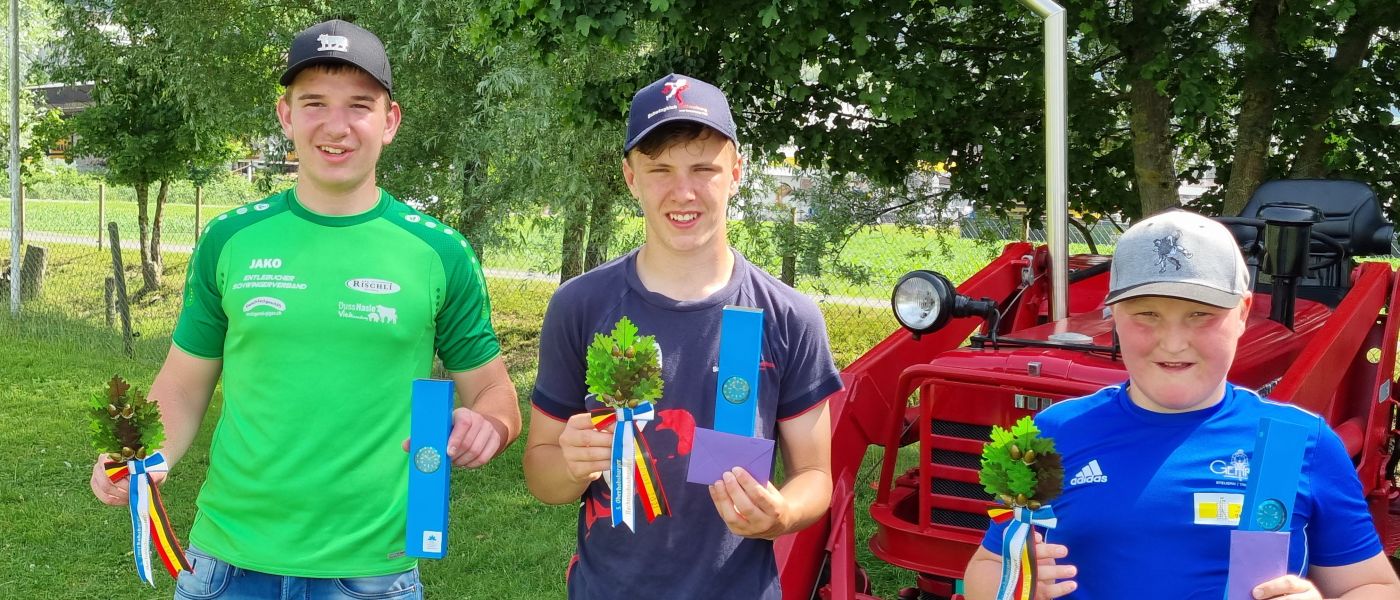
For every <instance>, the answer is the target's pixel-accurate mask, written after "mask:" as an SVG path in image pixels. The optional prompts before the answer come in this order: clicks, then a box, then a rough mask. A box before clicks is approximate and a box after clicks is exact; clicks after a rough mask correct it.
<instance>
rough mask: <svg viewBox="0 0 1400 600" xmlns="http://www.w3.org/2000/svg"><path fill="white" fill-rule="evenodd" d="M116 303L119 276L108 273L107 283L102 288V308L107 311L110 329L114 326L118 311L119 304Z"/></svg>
mask: <svg viewBox="0 0 1400 600" xmlns="http://www.w3.org/2000/svg"><path fill="white" fill-rule="evenodd" d="M116 305H117V278H116V277H112V276H111V275H108V276H107V281H106V285H104V286H103V288H102V308H103V312H105V313H106V314H107V327H108V328H109V329H110V328H111V327H112V320H113V319H114V318H115V317H116V312H117V306H116Z"/></svg>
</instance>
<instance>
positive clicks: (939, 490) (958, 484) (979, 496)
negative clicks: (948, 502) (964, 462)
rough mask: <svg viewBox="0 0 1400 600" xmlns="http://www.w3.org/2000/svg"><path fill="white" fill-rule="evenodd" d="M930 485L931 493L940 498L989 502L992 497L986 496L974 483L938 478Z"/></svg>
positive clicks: (985, 492) (980, 487) (979, 486)
mask: <svg viewBox="0 0 1400 600" xmlns="http://www.w3.org/2000/svg"><path fill="white" fill-rule="evenodd" d="M931 483H932V488H933V493H935V494H939V495H941V496H957V497H958V498H967V499H968V500H987V501H990V500H991V499H992V495H991V494H988V493H987V490H985V489H983V488H982V486H981V485H978V484H976V483H968V482H966V481H954V480H952V479H938V478H934V480H933V481H932V482H931Z"/></svg>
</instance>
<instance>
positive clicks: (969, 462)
mask: <svg viewBox="0 0 1400 600" xmlns="http://www.w3.org/2000/svg"><path fill="white" fill-rule="evenodd" d="M929 454H930V459H931V460H932V461H933V464H935V465H947V466H949V467H959V468H963V469H980V468H982V457H981V456H978V455H976V454H968V453H966V452H957V451H954V450H941V449H938V448H934V449H933V450H932V451H931V452H930V453H929Z"/></svg>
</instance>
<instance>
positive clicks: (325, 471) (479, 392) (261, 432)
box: [92, 21, 520, 598]
mask: <svg viewBox="0 0 1400 600" xmlns="http://www.w3.org/2000/svg"><path fill="white" fill-rule="evenodd" d="M287 64H288V67H287V71H286V72H285V73H284V74H283V76H282V84H283V85H285V86H287V90H286V94H285V95H284V96H283V97H282V98H281V99H280V100H279V101H278V104H277V114H278V118H279V120H280V122H281V125H282V130H283V132H284V133H285V134H286V135H287V137H288V138H290V139H291V140H292V141H293V143H294V145H295V147H296V151H297V156H298V159H299V161H300V165H299V173H298V179H297V184H296V187H294V188H293V189H290V190H287V191H284V192H282V193H280V194H277V195H274V196H271V197H269V198H266V199H264V200H262V201H259V202H257V203H254V204H250V205H247V206H244V207H241V208H238V209H236V210H234V211H231V212H229V213H226V214H223V215H220V216H219V217H218V218H217V219H215V220H214V221H212V222H211V223H210V224H209V227H208V228H207V229H206V231H205V235H203V236H202V237H201V239H200V243H199V245H198V247H197V248H196V249H195V252H194V256H193V257H192V258H191V261H190V267H189V277H188V281H187V283H186V286H185V301H184V308H183V310H182V311H181V315H180V320H179V323H178V324H177V325H176V328H175V332H174V335H173V344H172V347H171V349H170V353H169V355H168V356H167V358H166V361H165V364H164V365H163V366H162V367H161V370H160V373H159V374H158V375H157V377H156V379H155V382H154V383H153V384H152V386H151V392H150V396H151V398H154V399H156V400H157V401H158V402H159V404H160V407H161V411H162V413H163V420H164V425H165V430H166V433H167V439H166V443H165V446H164V448H163V449H162V450H163V452H164V453H165V455H166V456H167V459H168V460H169V461H170V462H171V463H172V464H174V463H177V462H178V461H179V459H180V457H181V456H182V455H183V454H184V453H185V451H186V450H187V449H188V448H189V445H190V443H191V442H192V441H193V439H194V436H195V434H196V432H197V431H198V429H199V424H200V422H201V420H202V419H203V417H204V413H205V411H206V410H207V408H208V404H209V398H210V395H211V393H212V392H213V389H214V385H215V383H216V382H217V381H218V380H219V378H220V375H222V377H223V385H224V407H223V413H222V415H221V416H220V419H219V423H218V426H217V428H216V430H215V433H214V439H213V442H212V445H211V448H210V465H209V472H208V475H207V476H206V480H205V483H204V487H203V488H202V489H201V491H200V495H199V516H198V517H197V518H196V520H195V523H194V526H193V528H192V530H191V533H190V548H189V555H190V558H191V559H192V560H191V563H192V565H193V572H191V573H184V574H183V575H182V576H181V577H180V579H179V583H178V586H177V590H176V597H177V598H210V597H221V598H280V597H283V594H285V593H287V591H288V590H291V591H292V593H295V594H297V595H298V597H306V598H343V597H366V596H365V595H366V594H371V595H374V596H373V597H376V598H378V597H385V598H421V595H422V591H421V585H420V584H419V582H418V576H417V568H416V566H415V565H416V562H415V561H414V560H413V559H412V558H408V557H405V556H404V554H403V550H404V531H405V529H404V528H405V518H406V510H407V499H406V497H405V492H404V491H405V489H406V487H407V477H408V473H407V468H405V460H406V459H405V456H404V453H403V450H402V449H401V442H402V441H403V440H404V438H406V437H407V435H408V427H409V393H410V388H411V386H410V383H411V382H412V380H413V379H414V378H417V377H426V376H427V375H428V373H429V371H430V369H431V366H432V361H433V356H434V353H436V354H437V355H438V356H440V357H441V358H442V361H443V364H444V365H445V366H446V367H447V369H448V371H449V372H451V374H452V379H453V380H454V381H455V382H456V387H457V392H458V395H459V396H460V397H461V398H462V401H463V402H462V403H463V406H462V407H461V408H458V409H456V410H455V411H454V413H453V423H452V433H451V437H450V439H449V442H448V446H449V447H448V454H449V456H450V457H451V458H452V460H453V463H454V464H455V465H457V466H462V467H478V466H481V465H483V464H485V463H486V462H487V461H489V460H490V459H491V458H493V457H494V456H496V455H497V454H498V453H499V452H500V451H501V450H502V449H503V448H505V447H506V446H507V445H508V444H510V442H511V441H512V440H514V438H515V437H516V435H517V434H518V433H519V431H520V410H519V406H518V404H517V402H516V394H515V388H514V386H513V385H512V384H511V382H510V378H509V376H508V375H507V373H506V369H505V366H504V363H503V361H502V359H501V357H500V345H499V343H498V342H497V340H496V336H495V333H494V331H493V330H492V327H491V322H490V302H489V300H488V299H487V295H486V287H485V282H484V280H483V279H482V275H481V268H480V264H479V263H478V262H477V259H476V257H475V256H474V255H473V253H472V250H471V248H470V246H469V245H468V244H467V241H466V240H465V239H464V238H463V237H462V235H461V234H460V233H459V232H457V231H455V230H453V229H452V228H450V227H448V226H447V225H445V224H443V223H441V222H439V221H437V220H436V219H434V218H432V217H430V216H428V215H425V214H422V213H420V212H418V211H416V210H414V209H412V208H410V207H408V206H407V205H405V204H403V203H401V202H399V201H397V200H395V199H394V198H393V197H391V196H390V195H389V194H388V193H387V192H384V191H383V190H380V189H379V188H378V187H377V186H376V184H375V166H376V163H377V162H378V160H379V154H380V151H381V150H382V149H383V146H384V145H386V144H388V143H390V142H391V141H392V140H393V138H394V135H395V133H396V132H397V130H398V125H399V122H400V119H401V113H400V108H399V105H398V103H396V102H394V100H393V98H392V95H391V94H392V85H393V82H392V76H391V72H390V68H389V61H388V59H387V57H386V55H385V53H384V48H383V45H382V44H381V43H380V41H379V39H378V38H377V37H375V36H374V34H372V33H370V32H368V31H366V30H364V29H361V28H359V27H356V26H355V25H352V24H350V23H346V22H344V21H327V22H324V23H320V24H317V25H314V26H312V27H310V28H308V29H306V30H304V31H302V32H301V33H299V34H298V35H297V36H296V39H295V40H294V41H293V42H292V47H291V50H290V52H289V55H288V61H287ZM101 466H102V465H101V462H100V461H99V463H98V464H97V465H96V466H95V467H94V471H93V478H92V487H93V492H94V494H95V495H96V496H97V498H98V499H99V500H101V501H103V502H105V503H108V504H114V505H121V504H125V503H126V502H127V499H126V498H127V489H126V482H122V483H120V484H112V483H111V482H110V481H108V480H107V479H106V477H105V476H104V475H103V473H102V469H101ZM220 590H222V592H220ZM218 593H222V594H223V595H217V596H215V595H214V594H218ZM375 594H379V595H375ZM382 594H388V595H382Z"/></svg>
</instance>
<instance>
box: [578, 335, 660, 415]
mask: <svg viewBox="0 0 1400 600" xmlns="http://www.w3.org/2000/svg"><path fill="white" fill-rule="evenodd" d="M637 333H638V332H637V326H636V325H634V324H633V323H632V320H631V319H628V318H627V317H622V319H621V320H619V321H618V322H617V325H616V326H614V327H613V330H612V333H611V334H610V335H603V334H601V333H598V334H594V336H593V343H592V344H589V346H588V356H587V363H588V370H587V372H586V373H585V382H586V383H587V384H588V391H589V393H592V394H594V395H596V396H597V398H598V401H599V402H602V403H603V404H605V405H607V406H610V407H612V408H623V407H626V408H634V407H636V406H637V405H638V404H641V403H642V402H650V401H654V400H657V399H659V398H661V392H662V382H661V351H660V349H659V348H658V347H657V345H656V337H655V336H650V335H637Z"/></svg>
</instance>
